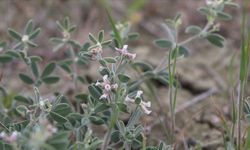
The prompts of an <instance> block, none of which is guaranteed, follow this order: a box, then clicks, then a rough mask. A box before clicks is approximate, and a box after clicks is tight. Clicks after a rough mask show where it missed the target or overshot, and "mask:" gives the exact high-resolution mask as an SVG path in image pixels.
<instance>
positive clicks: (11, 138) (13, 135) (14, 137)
mask: <svg viewBox="0 0 250 150" xmlns="http://www.w3.org/2000/svg"><path fill="white" fill-rule="evenodd" d="M18 134H19V133H18V132H17V131H14V132H12V133H11V134H10V135H7V134H6V133H5V132H4V131H3V132H1V133H0V138H1V139H3V140H4V141H5V142H9V143H13V142H15V141H16V140H17V136H18Z"/></svg>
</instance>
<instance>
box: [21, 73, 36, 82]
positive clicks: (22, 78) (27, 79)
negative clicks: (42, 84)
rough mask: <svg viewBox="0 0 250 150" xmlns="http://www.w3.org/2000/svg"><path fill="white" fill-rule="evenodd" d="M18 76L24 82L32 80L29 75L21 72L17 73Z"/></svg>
mask: <svg viewBox="0 0 250 150" xmlns="http://www.w3.org/2000/svg"><path fill="white" fill-rule="evenodd" d="M19 78H20V79H21V80H22V81H23V82H24V83H26V84H33V83H34V81H33V79H32V78H31V77H29V76H28V75H25V74H23V73H20V74H19Z"/></svg>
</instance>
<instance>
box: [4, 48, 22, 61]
mask: <svg viewBox="0 0 250 150" xmlns="http://www.w3.org/2000/svg"><path fill="white" fill-rule="evenodd" d="M5 55H8V56H11V57H15V58H19V53H18V52H17V51H13V50H8V51H6V52H5ZM0 57H1V56H0ZM0 61H1V59H0Z"/></svg>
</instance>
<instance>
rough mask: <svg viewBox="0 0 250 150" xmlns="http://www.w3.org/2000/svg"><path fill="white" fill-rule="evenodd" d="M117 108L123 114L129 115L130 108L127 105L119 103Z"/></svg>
mask: <svg viewBox="0 0 250 150" xmlns="http://www.w3.org/2000/svg"><path fill="white" fill-rule="evenodd" d="M117 106H118V108H119V110H120V111H121V112H124V113H128V108H127V105H126V104H123V103H117Z"/></svg>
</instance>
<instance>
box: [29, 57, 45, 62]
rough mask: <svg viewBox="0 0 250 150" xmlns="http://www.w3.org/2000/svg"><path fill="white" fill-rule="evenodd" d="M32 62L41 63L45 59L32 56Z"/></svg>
mask: <svg viewBox="0 0 250 150" xmlns="http://www.w3.org/2000/svg"><path fill="white" fill-rule="evenodd" d="M29 58H30V61H31V62H41V61H42V60H43V59H42V58H41V57H39V56H30V57H29Z"/></svg>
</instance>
